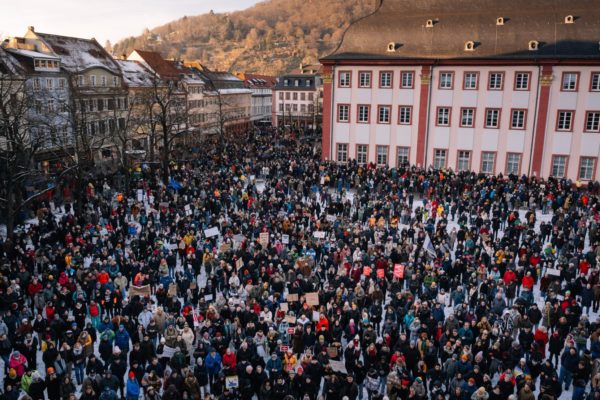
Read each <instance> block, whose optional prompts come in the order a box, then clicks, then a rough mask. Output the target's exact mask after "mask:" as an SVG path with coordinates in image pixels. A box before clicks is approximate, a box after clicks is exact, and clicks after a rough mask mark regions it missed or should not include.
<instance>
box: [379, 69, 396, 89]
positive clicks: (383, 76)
mask: <svg viewBox="0 0 600 400" xmlns="http://www.w3.org/2000/svg"><path fill="white" fill-rule="evenodd" d="M392 76H393V72H392V71H381V72H380V73H379V87H380V88H382V89H391V88H392V80H393V79H392Z"/></svg>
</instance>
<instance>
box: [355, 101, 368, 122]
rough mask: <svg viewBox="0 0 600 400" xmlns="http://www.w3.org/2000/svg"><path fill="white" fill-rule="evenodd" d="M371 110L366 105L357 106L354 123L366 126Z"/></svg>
mask: <svg viewBox="0 0 600 400" xmlns="http://www.w3.org/2000/svg"><path fill="white" fill-rule="evenodd" d="M370 113H371V108H370V107H369V106H368V105H365V104H360V105H359V106H358V115H357V118H356V121H357V122H359V123H361V124H368V123H369V122H370V118H371V116H370Z"/></svg>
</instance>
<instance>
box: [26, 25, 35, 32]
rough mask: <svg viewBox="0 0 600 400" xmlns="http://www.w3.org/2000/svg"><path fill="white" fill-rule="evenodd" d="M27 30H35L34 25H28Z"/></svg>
mask: <svg viewBox="0 0 600 400" xmlns="http://www.w3.org/2000/svg"><path fill="white" fill-rule="evenodd" d="M27 30H29V31H31V32H35V26H28V27H27Z"/></svg>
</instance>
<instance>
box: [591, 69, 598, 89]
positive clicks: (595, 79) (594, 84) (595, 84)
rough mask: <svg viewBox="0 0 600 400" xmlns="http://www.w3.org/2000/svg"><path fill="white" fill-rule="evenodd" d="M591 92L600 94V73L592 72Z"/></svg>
mask: <svg viewBox="0 0 600 400" xmlns="http://www.w3.org/2000/svg"><path fill="white" fill-rule="evenodd" d="M590 91H592V92H600V72H592V76H591V77H590Z"/></svg>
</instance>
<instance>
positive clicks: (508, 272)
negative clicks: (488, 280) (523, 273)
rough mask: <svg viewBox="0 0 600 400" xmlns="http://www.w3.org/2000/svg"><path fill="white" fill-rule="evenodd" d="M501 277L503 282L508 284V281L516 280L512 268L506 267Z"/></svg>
mask: <svg viewBox="0 0 600 400" xmlns="http://www.w3.org/2000/svg"><path fill="white" fill-rule="evenodd" d="M502 279H503V280H504V284H505V285H508V284H509V283H511V282H513V281H516V280H517V274H515V271H513V270H512V269H507V270H506V272H504V276H503V277H502Z"/></svg>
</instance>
